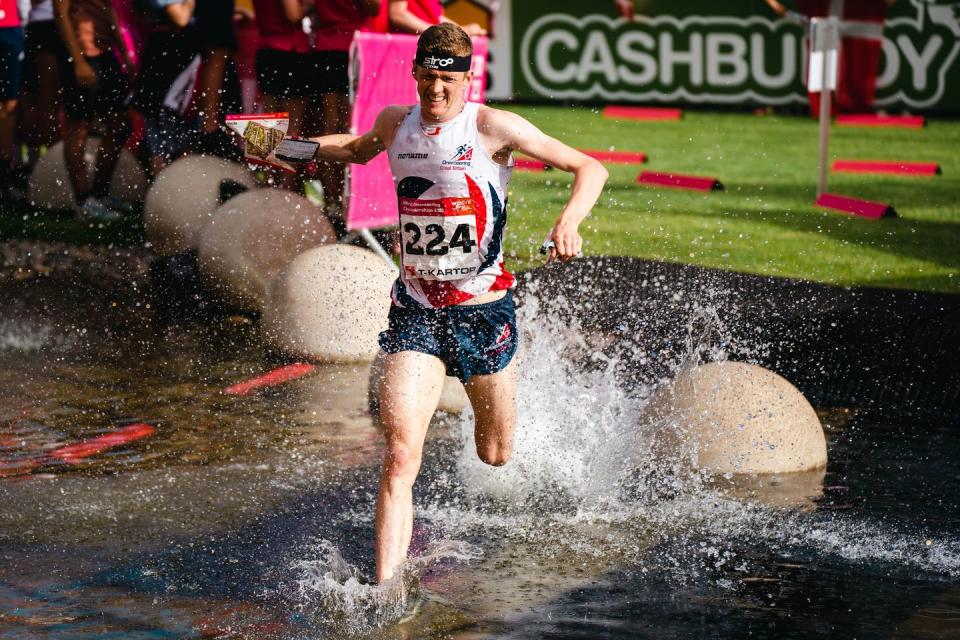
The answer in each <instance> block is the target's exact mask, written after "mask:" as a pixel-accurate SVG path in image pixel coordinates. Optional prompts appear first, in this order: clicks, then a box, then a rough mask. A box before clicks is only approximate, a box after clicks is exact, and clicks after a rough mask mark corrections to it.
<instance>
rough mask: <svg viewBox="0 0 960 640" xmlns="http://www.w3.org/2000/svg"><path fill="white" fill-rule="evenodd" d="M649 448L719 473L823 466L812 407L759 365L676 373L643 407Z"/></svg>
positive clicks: (730, 364)
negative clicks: (651, 432) (651, 429)
mask: <svg viewBox="0 0 960 640" xmlns="http://www.w3.org/2000/svg"><path fill="white" fill-rule="evenodd" d="M644 421H645V422H647V423H648V424H656V425H657V426H658V427H659V429H658V432H657V434H656V439H657V445H656V447H655V448H656V449H657V450H658V451H660V452H664V451H667V452H670V454H671V455H676V453H677V452H678V451H679V453H680V455H681V458H682V459H686V460H689V461H690V462H691V464H693V465H694V466H695V467H697V468H700V469H709V470H710V471H711V472H713V473H719V474H728V473H729V474H756V473H793V472H798V471H807V470H809V469H818V468H820V467H823V466H824V465H826V464H827V444H826V439H825V437H824V435H823V428H822V427H821V426H820V420H819V419H818V418H817V414H816V413H815V412H814V410H813V407H811V406H810V403H809V402H807V400H806V398H804V397H803V394H802V393H800V392H799V391H798V390H797V389H796V387H794V386H793V385H792V384H790V383H789V382H787V381H786V380H784V379H783V378H781V377H780V376H778V375H777V374H776V373H774V372H772V371H768V370H767V369H764V368H763V367H757V366H754V365H750V364H744V363H741V362H714V363H710V364H705V365H701V366H699V367H694V368H693V369H691V370H688V371H685V372H683V373H681V374H680V375H679V376H678V377H677V378H676V379H675V380H673V381H672V382H671V384H669V385H668V386H666V387H664V388H662V389H659V390H658V391H657V392H656V393H654V394H653V396H652V397H651V398H650V401H649V402H648V403H647V406H646V409H645V413H644Z"/></svg>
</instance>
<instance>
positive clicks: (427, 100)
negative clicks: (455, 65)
mask: <svg viewBox="0 0 960 640" xmlns="http://www.w3.org/2000/svg"><path fill="white" fill-rule="evenodd" d="M413 77H414V79H416V81H417V95H418V96H420V113H421V114H422V115H423V118H424V119H425V120H430V121H433V122H443V121H445V120H449V119H451V118H453V117H455V116H456V115H457V114H458V113H460V110H461V109H463V103H464V95H465V93H466V90H467V87H468V86H469V85H470V81H471V80H473V72H472V71H437V70H435V69H424V68H423V67H421V66H420V65H414V67H413Z"/></svg>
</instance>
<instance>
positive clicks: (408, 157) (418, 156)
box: [397, 153, 427, 160]
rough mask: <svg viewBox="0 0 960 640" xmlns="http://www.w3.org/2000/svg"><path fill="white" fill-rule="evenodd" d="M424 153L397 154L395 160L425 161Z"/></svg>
mask: <svg viewBox="0 0 960 640" xmlns="http://www.w3.org/2000/svg"><path fill="white" fill-rule="evenodd" d="M426 159H427V154H425V153H398V154H397V160H426Z"/></svg>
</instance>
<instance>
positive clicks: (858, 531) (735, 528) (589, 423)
mask: <svg viewBox="0 0 960 640" xmlns="http://www.w3.org/2000/svg"><path fill="white" fill-rule="evenodd" d="M690 313H691V321H690V323H689V326H688V327H687V331H688V333H689V336H690V337H689V339H688V341H687V344H686V347H685V349H686V351H685V352H684V353H676V352H673V351H670V349H667V348H665V349H664V351H663V352H662V353H660V354H659V356H658V357H660V358H661V359H662V358H664V357H670V358H673V359H674V360H675V362H671V363H669V365H670V366H671V368H673V369H674V370H675V371H676V370H679V369H680V368H681V367H685V366H692V365H695V364H698V363H699V362H700V361H701V360H718V359H723V358H724V357H725V354H726V352H727V351H728V350H729V351H730V352H735V353H737V354H738V356H741V357H743V355H744V354H749V353H751V352H754V353H756V352H761V351H762V349H763V345H741V344H735V343H734V342H735V341H732V340H731V338H730V336H729V335H727V332H725V330H724V328H723V324H722V323H721V322H720V320H719V317H718V314H717V313H716V311H715V310H710V309H697V308H692V309H691V312H690ZM520 316H521V317H520V324H521V326H522V328H523V329H524V336H523V340H524V345H523V360H522V363H521V369H520V371H521V374H520V381H519V389H518V397H519V401H518V419H517V433H516V442H515V450H514V454H513V457H512V459H511V461H510V462H508V463H507V464H506V465H504V466H502V467H497V468H494V467H490V466H487V465H485V464H484V463H482V462H481V461H480V460H479V459H478V458H477V455H476V452H475V445H474V441H473V429H474V420H473V416H472V415H471V413H470V412H469V410H468V412H467V413H465V414H464V415H463V416H461V418H460V421H459V423H458V424H455V425H454V427H455V428H454V431H455V436H456V437H457V438H458V441H459V442H458V444H459V448H460V454H459V457H458V459H457V461H456V465H455V466H453V467H451V469H450V470H449V471H446V472H442V471H441V472H439V473H434V474H432V475H433V479H432V485H430V486H429V487H425V486H424V484H423V483H424V482H425V481H424V480H423V479H421V480H420V482H421V485H420V491H421V492H423V491H427V492H432V494H433V495H430V496H428V497H427V498H426V499H423V498H421V499H419V500H418V503H417V504H416V505H415V510H416V511H415V517H416V518H418V519H426V520H428V521H430V522H431V523H432V525H433V527H434V533H435V534H436V535H442V536H446V537H447V538H463V537H468V538H470V539H473V540H489V541H490V543H491V545H493V547H503V546H504V545H510V544H514V543H521V544H523V545H524V547H525V548H528V549H529V548H534V549H536V548H540V547H542V548H547V547H549V549H550V550H549V551H544V565H545V566H544V571H547V572H549V571H550V568H549V566H548V565H549V563H550V562H565V563H569V562H571V561H573V560H574V559H575V558H577V557H590V556H592V557H603V558H606V559H612V560H613V563H614V564H618V563H619V564H624V565H630V564H631V563H633V564H634V565H636V564H637V563H640V565H641V568H642V570H644V571H645V570H647V567H651V568H652V567H656V568H657V569H658V571H660V570H663V569H666V573H664V572H663V571H660V572H659V575H670V576H674V577H675V578H676V579H678V580H690V579H700V578H701V576H703V575H704V574H705V573H711V572H713V571H714V570H719V569H721V568H723V570H724V571H729V570H730V569H731V568H733V571H735V572H737V571H740V572H745V571H749V570H750V567H749V566H747V563H746V562H745V561H744V559H742V558H740V557H738V556H737V553H736V552H735V551H734V546H733V545H734V544H735V543H737V542H739V543H740V544H743V543H747V544H749V545H755V546H757V547H758V548H761V549H769V550H771V551H774V552H776V553H780V554H783V555H786V556H791V555H793V554H795V553H796V552H799V551H803V552H808V551H812V552H813V553H814V554H821V555H827V556H832V557H840V558H843V559H846V560H849V561H852V562H862V561H867V562H874V563H877V562H879V563H891V564H893V565H895V566H901V567H903V568H909V569H913V570H920V571H928V572H932V573H935V574H940V575H947V576H952V577H957V576H960V540H958V539H957V538H954V537H950V536H937V535H936V534H935V533H932V532H913V531H910V530H909V529H906V528H901V529H897V528H896V527H895V526H893V525H891V524H890V523H888V522H867V521H864V520H863V519H859V520H858V519H857V518H856V516H855V515H853V514H844V513H840V512H829V513H826V512H813V513H809V512H803V511H791V510H788V509H773V508H770V507H766V506H762V505H760V504H755V503H749V502H742V501H739V500H735V499H732V498H729V497H727V496H726V495H725V494H723V493H722V492H720V491H718V490H715V489H712V488H711V486H710V484H709V482H708V481H709V480H710V479H709V478H706V477H703V476H702V475H700V474H696V473H689V472H686V473H679V472H678V471H677V466H676V464H675V462H672V463H671V462H663V461H660V462H658V461H657V460H656V459H655V458H654V456H653V454H652V453H651V446H650V444H651V438H650V435H651V434H650V433H644V432H643V431H642V430H641V428H640V427H639V426H638V423H639V417H640V414H641V411H642V408H643V405H644V402H645V399H644V398H645V396H646V395H648V394H649V392H650V391H651V389H649V388H642V389H639V390H638V389H633V390H627V389H624V388H623V387H621V386H620V385H619V384H618V383H617V378H616V376H615V375H614V374H615V372H616V369H617V366H618V364H619V363H618V362H616V361H613V360H611V359H609V358H608V357H607V356H604V355H603V354H601V353H599V352H596V351H595V350H594V349H592V348H591V347H590V346H589V344H588V341H587V339H586V338H585V337H584V334H583V333H582V332H581V331H579V330H578V329H577V327H576V326H575V325H571V323H570V322H569V321H567V320H563V321H561V320H559V319H555V318H552V316H550V315H548V314H546V313H543V310H542V308H541V307H540V305H539V303H538V301H537V299H536V298H535V296H533V295H528V296H527V297H526V298H525V300H524V305H523V307H521V308H520ZM663 353H670V354H671V355H669V356H664V355H663ZM585 358H586V359H589V361H590V366H588V367H584V366H583V364H582V363H583V361H584V359H585ZM661 364H662V363H661ZM450 487H458V488H460V489H462V491H463V495H464V498H463V499H462V500H461V499H459V498H453V499H451V496H450V495H449V489H450ZM421 495H422V494H421ZM370 515H371V514H361V513H355V512H351V513H349V514H346V515H345V516H344V517H348V518H349V519H350V520H351V522H355V523H356V522H360V521H362V522H363V523H365V524H367V525H368V526H369V525H371V524H372V523H371V522H370V521H369V520H370ZM663 542H667V543H675V544H674V547H671V548H670V549H667V550H664V549H663V548H660V549H657V548H655V547H656V545H658V544H660V543H663ZM530 543H532V544H530ZM558 545H559V546H560V547H561V548H562V549H561V550H560V555H557V547H558ZM676 545H679V547H677V546H676ZM677 548H679V551H678V550H677ZM311 555H312V556H315V557H312V558H310V559H307V560H300V561H298V562H297V563H296V565H295V566H296V570H297V571H298V572H299V575H300V576H301V577H300V579H299V581H298V583H297V585H298V586H297V590H298V593H297V595H296V598H297V602H298V605H299V606H300V607H301V610H302V611H303V612H304V614H305V615H307V616H309V617H311V619H314V620H317V621H319V622H320V623H322V624H324V625H327V626H328V627H330V628H339V629H342V630H344V631H346V632H347V633H349V634H363V633H364V631H365V630H369V629H371V628H374V627H378V626H383V625H386V624H389V623H390V622H392V621H395V620H396V619H397V618H398V617H399V616H400V615H401V614H402V613H403V607H404V605H403V604H402V599H401V598H400V597H399V593H400V589H399V587H398V585H396V584H394V585H385V586H383V587H378V586H375V585H370V584H362V582H361V580H360V574H359V572H358V571H357V569H356V568H355V567H352V566H350V565H348V564H347V563H346V562H345V561H344V560H343V558H342V557H341V555H340V553H339V551H338V550H337V549H336V548H335V547H334V546H333V545H331V544H330V543H328V542H321V543H320V544H319V545H317V547H316V550H315V552H314V553H313V554H311ZM479 555H480V552H479V550H478V549H476V548H473V547H471V546H469V545H466V544H464V543H459V542H450V541H449V540H448V541H446V542H441V543H438V546H435V547H433V548H431V549H429V550H428V551H427V552H426V553H424V554H423V555H421V556H420V557H419V558H413V559H411V561H410V562H409V563H408V565H407V567H406V568H405V571H404V574H405V576H406V577H405V579H404V585H406V586H407V587H410V586H411V585H412V584H414V583H415V582H416V576H418V575H419V573H420V572H421V571H422V570H423V568H425V567H426V566H427V565H429V564H431V563H434V562H438V561H441V560H454V561H464V560H472V559H476V558H478V557H479ZM711 575H714V574H712V573H711ZM716 584H717V585H719V586H724V585H733V584H734V583H732V582H730V580H729V579H728V578H727V577H721V578H720V579H718V580H717V581H716Z"/></svg>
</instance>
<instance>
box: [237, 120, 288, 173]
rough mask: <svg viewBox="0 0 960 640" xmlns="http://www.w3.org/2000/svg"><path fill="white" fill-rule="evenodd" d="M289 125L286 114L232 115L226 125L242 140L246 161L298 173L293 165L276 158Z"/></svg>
mask: <svg viewBox="0 0 960 640" xmlns="http://www.w3.org/2000/svg"><path fill="white" fill-rule="evenodd" d="M289 123H290V120H289V118H288V116H287V114H286V113H250V114H231V115H228V116H227V117H226V125H227V126H228V127H229V128H230V129H232V130H233V131H235V132H237V133H238V134H240V136H241V138H242V145H243V158H244V160H246V161H247V162H250V163H252V164H258V165H263V166H268V167H274V168H277V169H280V170H281V171H286V172H288V173H296V169H294V168H293V166H292V165H290V164H289V163H288V162H284V161H283V160H281V159H279V158H277V156H276V150H277V146H278V145H279V144H280V142H281V141H282V140H283V137H284V136H285V135H286V134H287V125H288V124H289Z"/></svg>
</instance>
